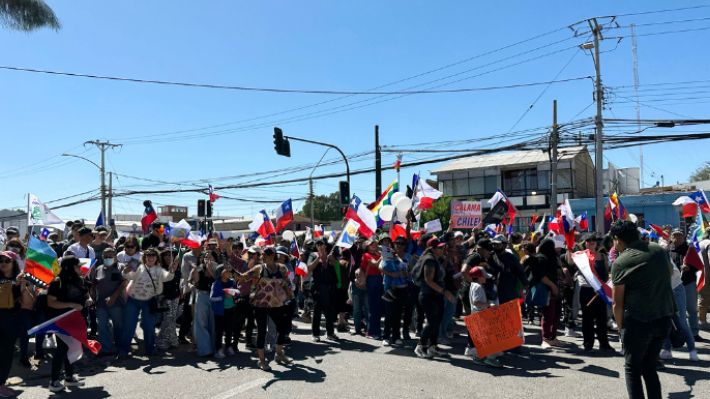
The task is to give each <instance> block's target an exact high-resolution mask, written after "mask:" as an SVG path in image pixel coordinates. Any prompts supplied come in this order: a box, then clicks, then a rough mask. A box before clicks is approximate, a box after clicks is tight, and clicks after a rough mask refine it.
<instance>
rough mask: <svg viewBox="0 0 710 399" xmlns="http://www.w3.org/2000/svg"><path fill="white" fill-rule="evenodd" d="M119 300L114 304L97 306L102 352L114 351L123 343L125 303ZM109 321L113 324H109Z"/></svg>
mask: <svg viewBox="0 0 710 399" xmlns="http://www.w3.org/2000/svg"><path fill="white" fill-rule="evenodd" d="M119 301H120V300H117V301H116V303H115V304H114V305H113V306H97V307H96V323H97V324H98V330H99V342H100V343H101V353H112V352H114V351H115V347H114V343H115V345H116V346H119V345H120V344H121V338H122V337H123V303H120V302H119ZM109 321H110V322H111V324H110V325H109Z"/></svg>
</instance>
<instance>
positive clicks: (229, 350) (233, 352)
mask: <svg viewBox="0 0 710 399" xmlns="http://www.w3.org/2000/svg"><path fill="white" fill-rule="evenodd" d="M236 353H237V352H236V351H235V350H234V348H232V347H231V346H230V347H229V348H227V356H234V355H235V354H236Z"/></svg>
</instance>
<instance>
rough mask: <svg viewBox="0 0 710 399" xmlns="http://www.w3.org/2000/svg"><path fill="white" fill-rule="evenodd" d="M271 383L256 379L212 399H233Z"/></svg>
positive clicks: (267, 379)
mask: <svg viewBox="0 0 710 399" xmlns="http://www.w3.org/2000/svg"><path fill="white" fill-rule="evenodd" d="M269 381H271V380H270V379H269V378H257V379H256V380H253V381H249V382H245V383H243V384H240V385H237V386H236V387H234V388H232V389H230V390H228V391H225V392H222V393H220V394H218V395H217V396H215V397H213V398H212V399H233V398H234V397H235V396H236V395H237V394H240V393H244V392H246V391H249V390H251V389H254V388H256V387H258V386H260V385H264V384H266V383H267V382H269Z"/></svg>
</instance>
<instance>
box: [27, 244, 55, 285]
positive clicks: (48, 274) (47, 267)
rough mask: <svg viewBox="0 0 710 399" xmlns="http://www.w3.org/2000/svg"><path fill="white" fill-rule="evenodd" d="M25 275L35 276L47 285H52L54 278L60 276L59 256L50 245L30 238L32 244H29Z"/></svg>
mask: <svg viewBox="0 0 710 399" xmlns="http://www.w3.org/2000/svg"><path fill="white" fill-rule="evenodd" d="M25 273H27V274H31V275H33V276H34V277H36V278H37V279H38V280H40V281H42V282H44V283H46V284H49V283H51V282H52V280H53V279H54V276H56V275H57V274H59V262H57V254H56V253H55V252H54V250H53V249H52V247H50V246H49V244H47V243H46V242H44V241H42V240H40V239H39V238H37V237H35V236H30V242H29V243H28V244H27V260H26V261H25Z"/></svg>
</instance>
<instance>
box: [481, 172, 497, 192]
mask: <svg viewBox="0 0 710 399" xmlns="http://www.w3.org/2000/svg"><path fill="white" fill-rule="evenodd" d="M483 179H484V190H483V191H484V194H493V193H495V192H496V190H498V185H499V183H498V176H495V175H494V176H486V177H484V178H483Z"/></svg>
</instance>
